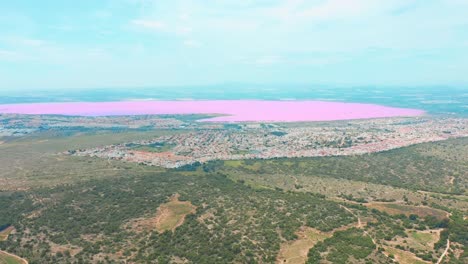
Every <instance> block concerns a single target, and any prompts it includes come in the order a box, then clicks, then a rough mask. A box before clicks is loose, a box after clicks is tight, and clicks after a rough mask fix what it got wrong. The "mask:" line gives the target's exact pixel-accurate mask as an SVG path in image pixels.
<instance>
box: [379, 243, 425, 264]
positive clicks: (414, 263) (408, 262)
mask: <svg viewBox="0 0 468 264" xmlns="http://www.w3.org/2000/svg"><path fill="white" fill-rule="evenodd" d="M385 251H386V252H387V253H389V254H392V255H393V256H394V257H395V260H397V261H398V263H401V264H429V263H431V262H429V261H424V260H422V259H420V258H418V257H416V256H415V255H414V254H413V253H411V252H408V251H404V250H400V249H396V248H392V247H385Z"/></svg>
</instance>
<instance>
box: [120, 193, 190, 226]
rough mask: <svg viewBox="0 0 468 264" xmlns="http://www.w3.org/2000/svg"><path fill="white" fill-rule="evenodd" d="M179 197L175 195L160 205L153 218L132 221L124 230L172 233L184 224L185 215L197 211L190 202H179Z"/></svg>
mask: <svg viewBox="0 0 468 264" xmlns="http://www.w3.org/2000/svg"><path fill="white" fill-rule="evenodd" d="M179 197H180V196H179V195H178V194H175V195H173V196H172V197H171V198H170V200H169V202H167V203H164V204H161V205H160V206H159V208H158V209H157V212H156V215H155V216H153V217H142V218H137V219H133V220H131V221H130V222H129V223H127V224H126V226H125V227H124V228H130V229H132V230H133V231H136V232H143V231H150V230H154V229H156V230H157V231H158V232H160V233H162V232H165V231H174V230H175V229H176V228H177V227H179V226H180V225H182V224H183V223H184V220H185V217H186V216H187V215H189V214H193V213H195V210H196V209H197V207H196V206H194V205H192V203H191V202H190V201H179Z"/></svg>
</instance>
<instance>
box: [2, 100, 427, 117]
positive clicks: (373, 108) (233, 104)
mask: <svg viewBox="0 0 468 264" xmlns="http://www.w3.org/2000/svg"><path fill="white" fill-rule="evenodd" d="M0 113H9V114H32V115H39V114H44V115H67V116H117V115H165V114H171V115H173V114H216V115H221V116H217V117H213V118H207V119H204V120H202V121H205V122H301V121H331V120H350V119H367V118H383V117H397V116H419V115H422V114H424V111H422V110H418V109H408V108H395V107H387V106H381V105H375V104H361V103H342V102H323V101H260V100H213V101H129V102H92V103H91V102H73V103H33V104H9V105H8V104H7V105H0Z"/></svg>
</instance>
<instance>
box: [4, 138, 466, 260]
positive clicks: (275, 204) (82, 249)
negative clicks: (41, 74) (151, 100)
mask: <svg viewBox="0 0 468 264" xmlns="http://www.w3.org/2000/svg"><path fill="white" fill-rule="evenodd" d="M158 133H178V132H177V131H164V132H162V131H159V132H157V133H156V132H154V131H153V132H141V131H140V132H121V133H113V134H105V133H103V134H95V133H92V134H87V133H85V134H81V135H74V136H64V135H62V136H58V137H53V136H50V135H45V134H41V135H36V136H31V137H26V138H22V139H18V140H13V141H7V142H6V143H4V144H2V145H0V152H1V153H2V155H0V165H1V166H2V171H1V172H0V183H1V184H0V186H1V189H2V190H0V208H2V213H1V214H0V230H3V229H4V228H5V227H7V226H10V225H11V226H14V228H15V230H16V231H15V232H12V233H11V234H10V235H9V237H8V239H7V240H6V241H0V249H1V250H5V251H6V252H11V253H12V254H15V255H18V256H21V257H24V258H26V259H27V260H28V261H29V262H30V263H32V264H33V263H99V262H101V263H121V262H136V263H147V262H150V261H152V262H155V263H171V262H179V263H184V262H186V263H275V262H276V261H277V259H278V258H279V257H278V256H279V255H280V252H283V253H284V254H286V255H287V256H286V257H288V256H290V255H291V254H294V252H297V251H298V250H299V251H300V250H307V249H309V248H310V247H312V248H311V249H310V252H309V255H308V258H309V259H308V262H309V263H317V261H319V260H322V261H328V262H331V263H354V262H356V263H389V262H390V259H389V258H388V257H386V256H385V255H384V254H383V253H385V254H387V255H391V254H393V255H395V257H396V258H398V257H399V256H400V258H402V257H401V256H405V257H408V258H411V259H412V260H414V263H416V261H420V259H423V260H426V261H434V260H436V259H437V258H438V257H439V256H440V254H441V252H442V251H443V249H444V248H445V245H446V241H447V239H450V241H451V242H452V243H454V244H455V246H453V247H454V248H455V247H457V248H459V249H458V250H459V252H460V254H459V255H454V254H452V253H450V254H451V255H449V256H448V258H447V259H450V261H451V262H453V263H463V262H464V261H465V260H466V257H467V256H468V254H467V253H466V250H465V249H466V247H467V245H468V241H467V237H468V234H467V231H466V230H468V226H467V221H466V219H464V216H466V206H464V205H466V201H467V198H466V196H465V189H466V188H465V187H466V182H467V179H466V178H467V177H466V176H467V175H466V171H467V170H464V169H466V166H467V165H466V164H467V163H466V158H465V156H466V154H464V153H466V152H463V151H465V150H466V148H467V145H468V144H466V143H467V142H468V141H467V139H458V140H450V141H446V142H439V143H430V144H421V145H417V146H412V147H409V148H405V149H400V150H395V151H389V152H385V153H377V154H372V155H364V156H359V157H328V158H300V159H277V160H239V161H215V162H209V163H205V164H201V163H196V164H193V165H190V166H185V167H183V168H179V169H173V170H166V169H162V168H158V167H151V166H144V165H138V164H134V163H124V162H120V161H109V160H104V159H99V158H84V157H71V156H65V155H61V154H60V152H64V151H67V150H69V149H79V148H88V147H94V146H100V145H107V144H110V143H121V142H124V141H132V140H143V139H150V138H152V137H154V136H155V135H157V134H158ZM114 136H115V137H114ZM164 147H166V146H155V148H157V149H161V148H164ZM168 147H169V146H168ZM449 150H451V152H450V151H449ZM449 152H450V153H449ZM452 152H457V153H458V154H453V153H452ZM388 168H391V170H390V169H388ZM440 175H444V176H442V177H441V176H440ZM445 176H447V177H445ZM452 177H453V178H452ZM272 179H273V180H272ZM452 179H453V180H452ZM368 182H371V183H368ZM314 183H317V184H318V183H320V185H321V186H323V187H321V189H317V190H319V191H317V192H311V191H310V190H315V189H311V187H310V186H311V185H313V184H314ZM389 185H390V186H389ZM343 186H346V188H344V187H343ZM397 187H401V189H399V188H397ZM347 189H352V191H353V192H352V193H353V195H350V192H348V190H347ZM420 190H425V191H430V192H418V191H420ZM389 191H391V192H394V194H392V195H393V196H385V195H387V193H389ZM369 193H371V195H369ZM441 193H442V194H441ZM447 193H450V195H447ZM174 194H179V196H178V200H169V202H168V198H169V197H175V196H173V195H174ZM455 194H457V195H455ZM340 197H341V198H340ZM377 200H380V201H381V202H380V203H376V201H377ZM364 202H367V203H364ZM384 202H385V203H384ZM389 202H391V203H389ZM360 203H362V204H360ZM375 204H385V206H384V207H385V208H386V209H382V208H375V207H373V205H375ZM422 204H425V206H421V205H422ZM344 206H345V207H346V208H348V210H349V211H348V210H345V209H344V208H345V207H344ZM157 208H160V210H159V211H158V210H157ZM195 208H196V210H195ZM464 208H465V209H464ZM164 209H167V212H173V213H172V214H169V217H168V218H167V219H168V221H167V222H165V224H163V228H161V229H160V230H161V231H163V232H158V230H157V228H156V222H157V218H158V217H160V216H161V214H160V213H158V212H161V211H164ZM377 209H379V210H377ZM436 209H437V210H436ZM389 210H393V211H394V213H393V211H389ZM445 212H450V213H451V215H450V217H449V219H446V213H445ZM166 215H167V214H166ZM358 218H359V219H358ZM163 222H164V221H163ZM139 224H149V227H150V228H141V225H139ZM175 227H177V228H175ZM307 230H308V231H310V232H308V231H307ZM311 230H313V232H312V231H311ZM433 230H437V232H439V231H440V230H442V231H441V233H440V238H439V240H438V241H435V240H436V239H437V236H436V235H433V236H432V238H431V241H429V238H430V237H429V235H426V233H427V232H432V231H433ZM409 231H411V232H413V231H414V232H413V233H411V232H409ZM424 232H426V233H424ZM434 232H435V231H434ZM332 234H333V235H332ZM437 234H438V233H437ZM405 239H406V240H407V243H403V242H402V241H403V240H405ZM318 241H322V242H318ZM317 242H318V243H317ZM400 242H401V243H400ZM416 242H417V244H418V245H419V246H415V245H416ZM434 242H435V243H434ZM433 243H434V248H432V247H431V246H428V247H426V246H422V245H424V244H431V245H432V244H433ZM285 245H289V246H290V247H285ZM398 245H400V246H398ZM281 250H283V251H281ZM463 250H465V251H464V252H465V253H463ZM290 252H293V253H290ZM306 254H307V253H305V254H304V255H303V258H302V259H303V260H305V259H306V258H307V256H306ZM0 263H1V262H0ZM401 263H403V262H402V261H401Z"/></svg>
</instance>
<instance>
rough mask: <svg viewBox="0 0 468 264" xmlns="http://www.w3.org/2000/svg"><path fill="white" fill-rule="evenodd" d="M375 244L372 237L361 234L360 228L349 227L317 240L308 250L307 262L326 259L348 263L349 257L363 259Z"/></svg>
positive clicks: (372, 249)
mask: <svg viewBox="0 0 468 264" xmlns="http://www.w3.org/2000/svg"><path fill="white" fill-rule="evenodd" d="M375 249H376V246H375V245H374V243H373V242H372V239H371V238H370V237H369V236H367V235H365V234H363V232H362V230H359V229H357V228H351V229H348V230H345V231H338V232H335V233H334V234H333V236H332V237H331V238H327V239H325V240H324V241H323V242H318V243H317V245H315V246H314V247H313V248H312V249H311V250H310V251H309V254H308V256H309V259H308V261H307V263H310V264H312V263H318V262H320V261H321V260H327V261H330V262H332V263H343V264H346V263H349V262H350V259H351V258H353V259H356V260H359V259H365V258H367V257H368V256H369V255H370V254H371V253H372V252H373V251H374V250H375Z"/></svg>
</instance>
